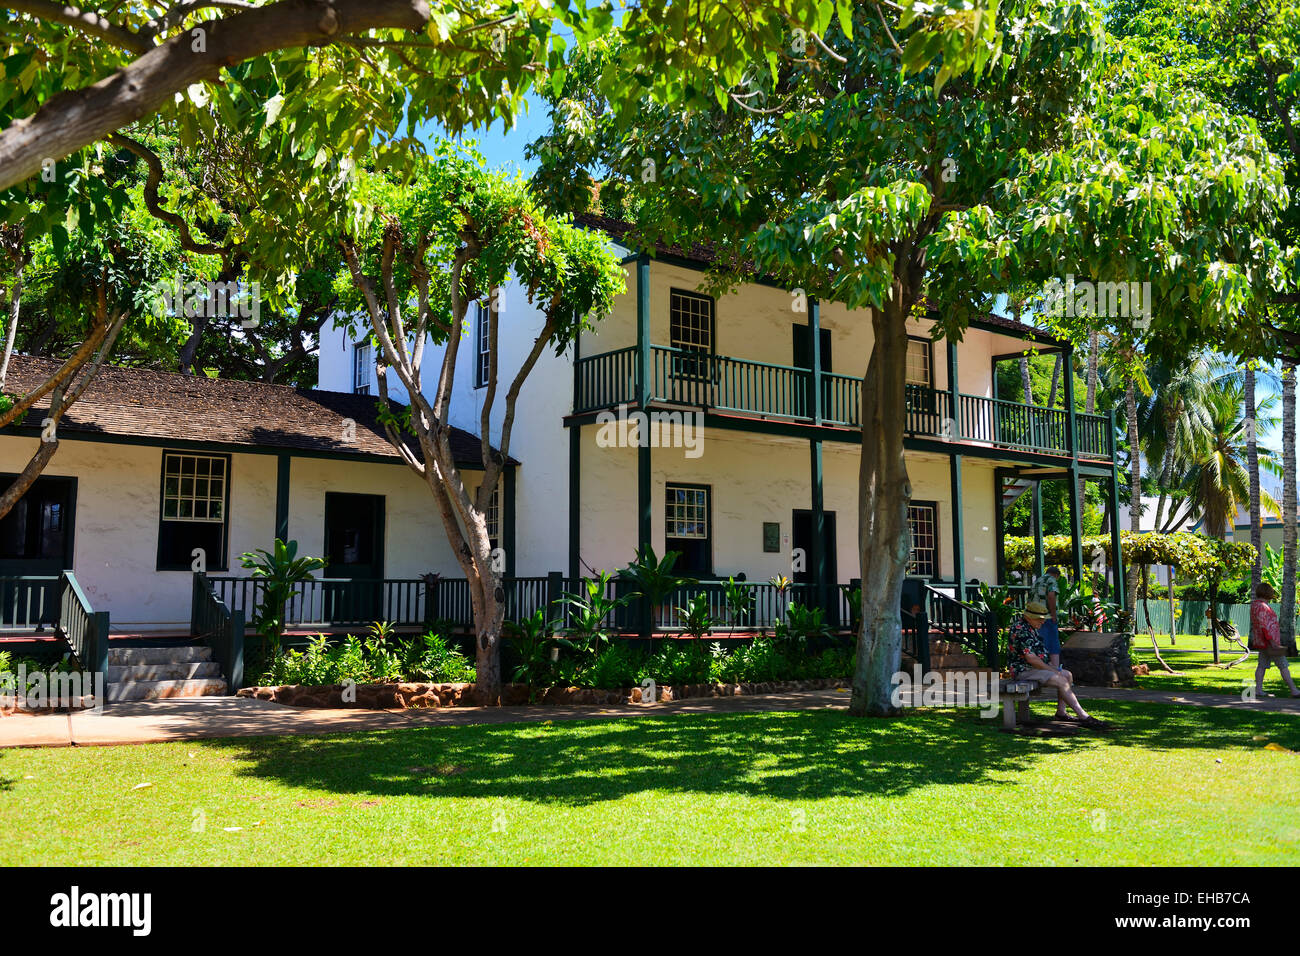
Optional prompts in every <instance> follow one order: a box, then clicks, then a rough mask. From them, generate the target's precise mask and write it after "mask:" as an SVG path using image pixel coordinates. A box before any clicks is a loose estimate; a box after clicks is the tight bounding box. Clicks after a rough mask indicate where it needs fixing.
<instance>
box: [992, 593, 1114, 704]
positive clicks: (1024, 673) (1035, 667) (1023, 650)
mask: <svg viewBox="0 0 1300 956" xmlns="http://www.w3.org/2000/svg"><path fill="white" fill-rule="evenodd" d="M1045 620H1047V605H1046V604H1044V603H1043V602H1042V601H1039V600H1033V601H1030V602H1029V603H1028V604H1026V605H1025V610H1024V611H1023V613H1021V615H1020V617H1019V618H1018V619H1017V620H1016V622H1015V623H1014V624H1012V625H1011V634H1010V637H1009V640H1008V644H1007V666H1008V667H1009V668H1010V669H1011V673H1012V676H1014V677H1015V679H1016V680H1036V681H1038V682H1039V683H1040V684H1046V685H1048V686H1051V687H1055V688H1056V718H1055V719H1056V720H1071V719H1073V718H1071V717H1070V716H1069V714H1067V713H1066V711H1065V708H1066V707H1069V708H1070V709H1071V710H1073V711H1074V712H1075V713H1076V714H1078V715H1079V716H1078V718H1077V722H1078V723H1079V724H1080V725H1081V726H1084V727H1091V728H1093V729H1094V730H1107V729H1109V727H1110V725H1109V724H1107V723H1106V722H1105V721H1101V720H1098V719H1097V718H1096V717H1093V716H1091V715H1090V714H1089V713H1088V712H1087V711H1086V710H1084V709H1083V705H1082V704H1080V703H1079V698H1077V697H1076V696H1074V675H1073V674H1071V673H1070V672H1069V671H1067V670H1065V669H1064V668H1059V667H1053V666H1052V665H1051V664H1050V663H1048V660H1047V648H1046V647H1045V646H1044V644H1043V637H1042V634H1040V633H1039V628H1041V627H1042V626H1043V622H1044V621H1045Z"/></svg>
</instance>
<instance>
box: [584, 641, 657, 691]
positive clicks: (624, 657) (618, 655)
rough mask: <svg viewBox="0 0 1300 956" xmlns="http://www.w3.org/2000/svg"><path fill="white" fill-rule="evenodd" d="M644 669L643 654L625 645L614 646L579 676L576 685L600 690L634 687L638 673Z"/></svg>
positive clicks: (637, 682)
mask: <svg viewBox="0 0 1300 956" xmlns="http://www.w3.org/2000/svg"><path fill="white" fill-rule="evenodd" d="M645 667H646V655H645V654H642V653H640V652H638V651H634V650H632V649H630V648H629V647H627V645H625V644H614V645H612V646H611V647H609V648H608V649H607V650H606V651H605V652H604V653H603V654H601V655H600V656H599V657H597V658H596V660H595V662H594V663H592V664H591V665H590V666H589V667H588V668H587V669H586V670H585V671H583V672H582V673H581V674H580V675H579V679H578V683H579V684H580V685H581V686H584V687H599V688H600V689H601V690H614V689H616V688H619V687H634V686H637V685H638V684H639V683H640V680H639V677H640V673H641V671H642V670H643V669H644V668H645Z"/></svg>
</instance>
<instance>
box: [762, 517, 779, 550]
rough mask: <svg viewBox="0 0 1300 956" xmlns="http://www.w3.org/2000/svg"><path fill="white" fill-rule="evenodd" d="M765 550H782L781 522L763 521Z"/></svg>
mask: <svg viewBox="0 0 1300 956" xmlns="http://www.w3.org/2000/svg"><path fill="white" fill-rule="evenodd" d="M763 550H764V551H765V552H768V553H773V552H779V551H780V550H781V524H780V522H777V521H764V522H763Z"/></svg>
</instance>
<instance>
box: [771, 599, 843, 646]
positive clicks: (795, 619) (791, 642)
mask: <svg viewBox="0 0 1300 956" xmlns="http://www.w3.org/2000/svg"><path fill="white" fill-rule="evenodd" d="M825 613H826V612H825V610H824V609H823V608H820V607H807V606H806V605H803V604H798V603H791V604H790V605H789V607H788V608H787V609H786V618H785V620H784V621H777V622H776V625H775V627H774V628H773V636H774V637H775V638H776V640H777V642H778V643H780V644H785V645H787V646H792V647H796V648H798V649H800V650H802V649H803V648H804V647H805V646H806V645H807V643H808V639H809V638H814V637H820V638H831V637H834V636H835V632H834V631H832V630H831V628H830V626H829V625H828V624H827V623H826V622H825V620H824V619H823V618H824V617H825Z"/></svg>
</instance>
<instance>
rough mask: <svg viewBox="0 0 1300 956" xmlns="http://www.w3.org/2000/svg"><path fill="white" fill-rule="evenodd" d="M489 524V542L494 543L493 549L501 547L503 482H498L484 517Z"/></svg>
mask: <svg viewBox="0 0 1300 956" xmlns="http://www.w3.org/2000/svg"><path fill="white" fill-rule="evenodd" d="M483 518H484V521H485V523H486V524H487V533H488V540H489V541H491V542H492V547H494V548H499V547H501V482H500V481H499V480H498V481H497V486H496V487H495V488H493V489H492V497H491V498H489V499H488V506H487V512H486V513H485V514H484V515H483Z"/></svg>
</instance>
